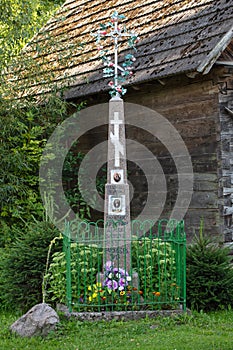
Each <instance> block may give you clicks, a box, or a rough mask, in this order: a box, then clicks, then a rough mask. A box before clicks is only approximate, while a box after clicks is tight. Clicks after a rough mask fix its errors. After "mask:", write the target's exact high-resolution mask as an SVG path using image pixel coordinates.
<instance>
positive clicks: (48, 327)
mask: <svg viewBox="0 0 233 350" xmlns="http://www.w3.org/2000/svg"><path fill="white" fill-rule="evenodd" d="M58 322H59V317H58V314H57V313H56V311H55V310H53V309H52V308H51V307H50V306H49V305H48V304H45V303H42V304H37V305H35V306H33V307H32V308H31V309H30V310H29V311H28V312H27V313H26V314H25V315H23V316H21V317H20V318H19V319H18V320H17V321H15V322H14V323H13V324H12V325H11V327H10V330H11V331H12V332H14V333H17V334H18V335H20V336H21V337H32V336H38V335H41V336H46V335H47V334H48V333H49V332H50V331H53V330H54V329H55V328H56V325H57V323H58Z"/></svg>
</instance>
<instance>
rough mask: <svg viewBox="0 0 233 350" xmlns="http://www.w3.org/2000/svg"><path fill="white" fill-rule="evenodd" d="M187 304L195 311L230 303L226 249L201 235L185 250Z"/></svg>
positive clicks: (232, 275)
mask: <svg viewBox="0 0 233 350" xmlns="http://www.w3.org/2000/svg"><path fill="white" fill-rule="evenodd" d="M187 304H188V306H189V307H191V308H193V309H196V310H198V311H200V310H204V311H210V310H216V309H220V308H226V307H228V306H229V305H233V268H232V266H231V263H230V258H229V250H228V249H227V248H224V247H222V246H220V245H219V244H217V243H213V242H212V241H211V239H210V238H207V237H204V236H203V235H202V234H200V235H199V236H197V237H195V240H194V243H193V244H192V245H190V246H189V247H188V249H187Z"/></svg>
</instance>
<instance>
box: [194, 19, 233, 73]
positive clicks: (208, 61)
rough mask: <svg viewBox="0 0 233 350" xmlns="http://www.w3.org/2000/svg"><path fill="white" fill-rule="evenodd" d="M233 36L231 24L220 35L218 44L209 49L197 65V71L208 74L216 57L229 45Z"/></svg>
mask: <svg viewBox="0 0 233 350" xmlns="http://www.w3.org/2000/svg"><path fill="white" fill-rule="evenodd" d="M232 37H233V26H232V27H231V28H230V30H229V31H228V32H227V33H226V34H225V35H224V36H223V37H222V39H221V40H220V41H219V42H218V44H217V45H216V46H215V47H214V48H213V50H211V51H210V53H209V54H208V55H207V56H206V58H205V60H204V61H203V62H202V63H201V64H200V65H199V66H198V67H197V72H198V73H202V74H208V73H209V71H210V70H211V68H212V67H213V65H214V64H215V62H216V61H217V59H218V57H219V56H220V55H221V53H222V52H223V51H224V50H225V49H226V47H227V46H228V45H229V43H230V42H231V40H232Z"/></svg>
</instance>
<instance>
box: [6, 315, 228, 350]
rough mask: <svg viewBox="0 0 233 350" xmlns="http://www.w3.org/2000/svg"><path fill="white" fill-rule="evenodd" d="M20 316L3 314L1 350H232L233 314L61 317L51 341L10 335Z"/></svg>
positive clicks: (49, 338) (51, 335)
mask: <svg viewBox="0 0 233 350" xmlns="http://www.w3.org/2000/svg"><path fill="white" fill-rule="evenodd" d="M18 317H19V315H16V314H4V313H3V312H1V313H0V349H1V350H20V349H22V350H24V349H30V350H42V349H44V350H97V349H101V350H109V349H113V350H117V349H121V350H135V349H145V350H152V349H153V350H232V349H233V311H222V312H215V313H210V314H194V315H192V316H188V315H182V316H180V317H178V316H175V317H166V318H157V319H153V320H150V319H146V320H140V321H131V322H122V321H121V322H115V321H112V322H96V323H87V322H80V321H77V320H72V321H67V320H65V319H62V318H61V323H60V325H59V328H58V329H57V331H56V332H55V333H53V334H50V335H49V336H48V337H47V338H41V337H37V338H30V339H25V338H20V337H18V336H15V335H12V334H11V333H10V332H9V326H10V325H11V324H12V323H13V322H14V321H15V320H16V319H17V318H18Z"/></svg>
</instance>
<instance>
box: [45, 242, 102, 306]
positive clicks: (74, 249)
mask: <svg viewBox="0 0 233 350" xmlns="http://www.w3.org/2000/svg"><path fill="white" fill-rule="evenodd" d="M102 259H103V250H102V249H100V248H98V246H96V245H94V244H92V245H89V246H87V245H84V244H77V243H72V244H71V262H70V267H71V279H72V281H73V283H72V295H73V296H74V298H76V299H77V298H78V297H79V296H80V295H82V294H84V292H85V288H86V286H91V285H93V284H94V283H95V282H96V275H97V272H98V266H99V265H102ZM45 279H47V280H48V285H49V288H48V290H47V294H48V296H49V295H51V297H50V298H51V300H52V301H57V302H60V303H64V304H66V259H65V253H64V252H55V253H54V254H53V256H52V261H51V264H50V267H49V271H48V274H47V275H46V276H45Z"/></svg>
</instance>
